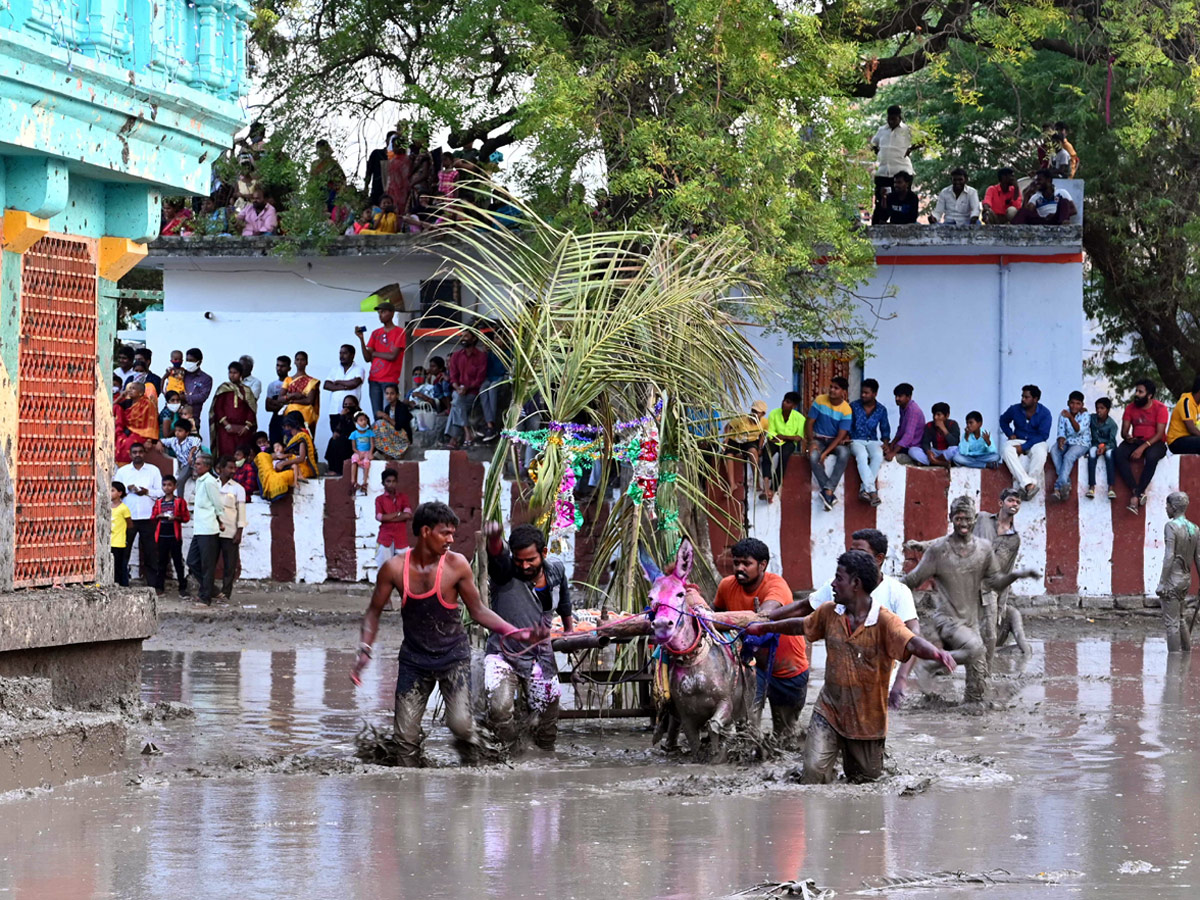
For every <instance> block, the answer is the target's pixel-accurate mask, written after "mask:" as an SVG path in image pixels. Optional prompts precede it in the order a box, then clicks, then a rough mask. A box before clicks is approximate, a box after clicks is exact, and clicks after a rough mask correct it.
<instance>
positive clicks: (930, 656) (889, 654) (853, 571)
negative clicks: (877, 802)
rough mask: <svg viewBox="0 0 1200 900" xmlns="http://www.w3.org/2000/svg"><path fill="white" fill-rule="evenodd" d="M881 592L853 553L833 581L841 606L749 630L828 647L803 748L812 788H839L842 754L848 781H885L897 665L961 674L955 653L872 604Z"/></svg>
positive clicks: (864, 555)
mask: <svg viewBox="0 0 1200 900" xmlns="http://www.w3.org/2000/svg"><path fill="white" fill-rule="evenodd" d="M878 585H879V569H878V567H877V566H876V565H875V560H874V558H873V557H872V556H871V554H870V553H868V552H866V551H863V550H847V551H846V552H845V553H843V554H842V555H841V556H839V557H838V565H837V574H836V575H835V576H834V578H833V596H834V600H835V601H836V602H834V603H825V604H823V605H821V606H820V607H818V608H817V610H816V612H814V613H813V614H812V615H810V616H805V617H804V618H791V619H780V620H778V621H775V622H757V623H755V624H752V625H750V626H749V628H748V629H747V630H748V631H749V633H750V634H752V635H762V634H770V633H778V634H802V635H804V637H805V638H807V639H808V640H809V641H820V640H824V641H825V650H826V662H825V684H824V685H823V686H822V688H821V693H820V695H819V696H818V697H817V703H816V708H815V709H814V710H813V714H812V720H811V722H810V723H809V728H808V738H807V740H806V742H805V746H804V777H803V781H804V783H805V784H828V783H829V782H831V781H833V779H834V767H835V766H836V765H837V758H838V755H839V754H841V756H842V768H843V771H844V772H845V774H846V780H847V781H851V782H857V781H874V780H875V779H877V778H878V777H879V776H880V775H881V774H882V773H883V749H884V741H885V740H886V738H887V709H888V682H889V680H890V679H891V674H892V664H893V662H895V661H899V662H905V661H906V660H908V658H909V657H910V656H916V657H919V658H920V659H926V660H930V661H932V662H934V663H936V664H938V665H942V666H945V667H946V668H947V669H948V670H949V671H951V672H953V671H954V667H955V662H954V658H953V657H952V656H951V655H950V654H949V653H947V652H946V651H944V650H939V649H938V648H937V647H934V646H933V645H932V644H931V643H929V641H927V640H925V639H924V638H921V637H918V636H917V635H915V634H913V633H912V632H911V631H909V630H908V628H906V627H905V625H904V622H903V621H901V619H900V617H899V616H897V615H896V614H895V613H893V612H892V611H891V610H888V609H885V608H884V607H883V605H882V604H881V603H880V602H879V599H878V598H876V597H873V596H872V592H873V591H874V590H875V588H876V587H878Z"/></svg>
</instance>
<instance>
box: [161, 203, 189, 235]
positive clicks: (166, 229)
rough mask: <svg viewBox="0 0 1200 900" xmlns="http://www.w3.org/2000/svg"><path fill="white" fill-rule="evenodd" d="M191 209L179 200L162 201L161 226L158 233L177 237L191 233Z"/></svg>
mask: <svg viewBox="0 0 1200 900" xmlns="http://www.w3.org/2000/svg"><path fill="white" fill-rule="evenodd" d="M191 220H192V211H191V210H190V209H188V207H187V206H185V205H184V204H183V202H182V201H179V200H164V201H163V226H162V231H160V232H159V234H162V235H165V236H167V237H178V236H179V235H181V234H191V233H192V226H191Z"/></svg>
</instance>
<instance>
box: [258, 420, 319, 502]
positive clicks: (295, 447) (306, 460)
mask: <svg viewBox="0 0 1200 900" xmlns="http://www.w3.org/2000/svg"><path fill="white" fill-rule="evenodd" d="M283 437H284V440H285V441H286V443H285V444H284V448H283V452H282V453H278V454H276V453H267V452H265V451H264V452H262V453H259V454H258V456H256V457H255V459H254V464H255V465H256V466H258V482H259V484H261V485H262V495H263V499H264V500H276V499H278V498H279V497H282V496H283V495H284V494H286V493H288V491H290V490H291V489H292V488H294V487H295V486H296V479H297V477H299V478H316V477H317V450H316V448H315V447H314V446H313V439H312V435H310V434H309V433H308V429H307V428H305V426H304V417H303V416H302V415H300V413H298V412H291V413H288V414H287V418H286V419H284V421H283Z"/></svg>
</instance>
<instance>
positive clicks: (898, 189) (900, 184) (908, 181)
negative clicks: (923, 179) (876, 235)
mask: <svg viewBox="0 0 1200 900" xmlns="http://www.w3.org/2000/svg"><path fill="white" fill-rule="evenodd" d="M912 182H913V177H912V174H911V173H909V172H897V173H896V174H895V176H894V178H893V183H894V184H895V187H893V188H892V189H891V190H890V191H888V195H887V201H886V202H885V203H884V205H883V206H882V207H881V208H880V209H879V211H878V212H877V213H876V214H875V216H874V218H873V219H872V224H873V225H880V224H883V223H885V222H886V223H890V224H892V225H912V224H914V223H915V222H916V221H917V212H918V211H919V210H920V208H921V197H920V195H919V194H917V193H916V192H915V191H914V190H913V189H912Z"/></svg>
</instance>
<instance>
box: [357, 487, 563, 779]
mask: <svg viewBox="0 0 1200 900" xmlns="http://www.w3.org/2000/svg"><path fill="white" fill-rule="evenodd" d="M457 528H458V516H457V515H455V514H454V511H453V510H452V509H450V507H449V506H447V505H446V504H445V503H438V502H434V503H422V504H421V505H420V506H418V507H417V511H416V512H415V513H413V518H412V530H413V535H414V536H415V537H416V539H417V545H416V546H415V547H413V548H412V549H411V550H406V551H405V552H404V553H402V554H400V555H398V556H394V557H392V558H391V559H389V560H388V561H387V562H385V563H384V564H383V565H382V566H380V567H379V575H378V576H377V577H376V579H375V593H374V594H373V595H372V596H371V603H370V605H369V606H368V607H367V611H366V614H365V615H364V616H363V621H362V642H361V643H360V644H359V645H358V659H357V660H356V661H355V663H354V669H353V671H352V672H351V674H350V677H351V678H352V679H353V681H354V683H355V684H361V679H360V677H359V676H360V675H361V674H362V671H363V669H365V668H366V667H367V663H369V662H370V661H371V658H372V656H373V653H372V650H371V647H372V645H373V644H374V643H375V635H376V632H378V630H379V614H380V613H381V612H382V611H383V607H384V606H385V605H386V604H387V602H388V600H389V599H390V598H391V596H392V592H393V591H398V592H399V593H400V618H401V621H402V622H403V624H404V640H403V642H402V643H401V645H400V669H399V672H398V673H397V676H396V718H395V727H396V743H397V745H398V748H399V756H400V765H402V766H420V765H421V744H422V741H423V740H424V733H423V732H422V731H421V719H422V717H423V716H424V715H425V708H426V706H428V704H429V695H430V694H431V693H432V692H433V686H434V685H435V684H436V685H437V686H438V689H439V690H440V691H441V692H442V699H443V700H444V701H445V703H446V724H447V725H449V726H450V731H451V732H453V734H454V738H455V742H454V743H455V749H456V750H458V754H459V757H460V758H461V759H462V762H463V764H464V765H470V764H472V763H473V762H474V761H475V759H476V757H477V749H478V745H479V740H478V737H477V735H476V732H475V722H474V720H473V718H472V716H471V645H470V644H469V643H468V641H467V630H466V628H465V627H464V625H463V622H462V615H461V612H460V606H459V601H460V600H461V601H462V604H463V605H465V606H466V608H467V612H468V613H470V615H471V618H472V619H474V620H475V621H476V622H478V623H479V624H480V625H482V626H483V627H484V628H487V629H489V630H491V631H492V632H494V633H496V634H499V635H501V636H502V637H504V638H507V639H508V642H509V646H510V647H511V648H512V649H514V650H515V649H518V648H519V645H520V643H521V642H534V641H540V640H542V639H543V638H545V637H546V636H547V635H548V631H547V630H546V629H545V628H540V627H539V628H534V629H530V628H524V629H518V628H515V627H513V626H512V625H509V624H508V623H507V622H505V621H504V620H503V619H502V618H500V617H499V616H498V615H496V614H495V613H494V612H492V611H491V610H490V609H488V608H487V607H486V606H484V605H483V602H482V601H481V600H480V598H479V589H478V588H477V587H476V586H475V576H474V574H473V573H472V572H471V564H470V563H469V562H467V559H466V557H464V556H463V555H462V554H461V553H455V552H454V551H452V550H451V549H450V545H451V544H452V543H454V533H455V531H456V529H457Z"/></svg>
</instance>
